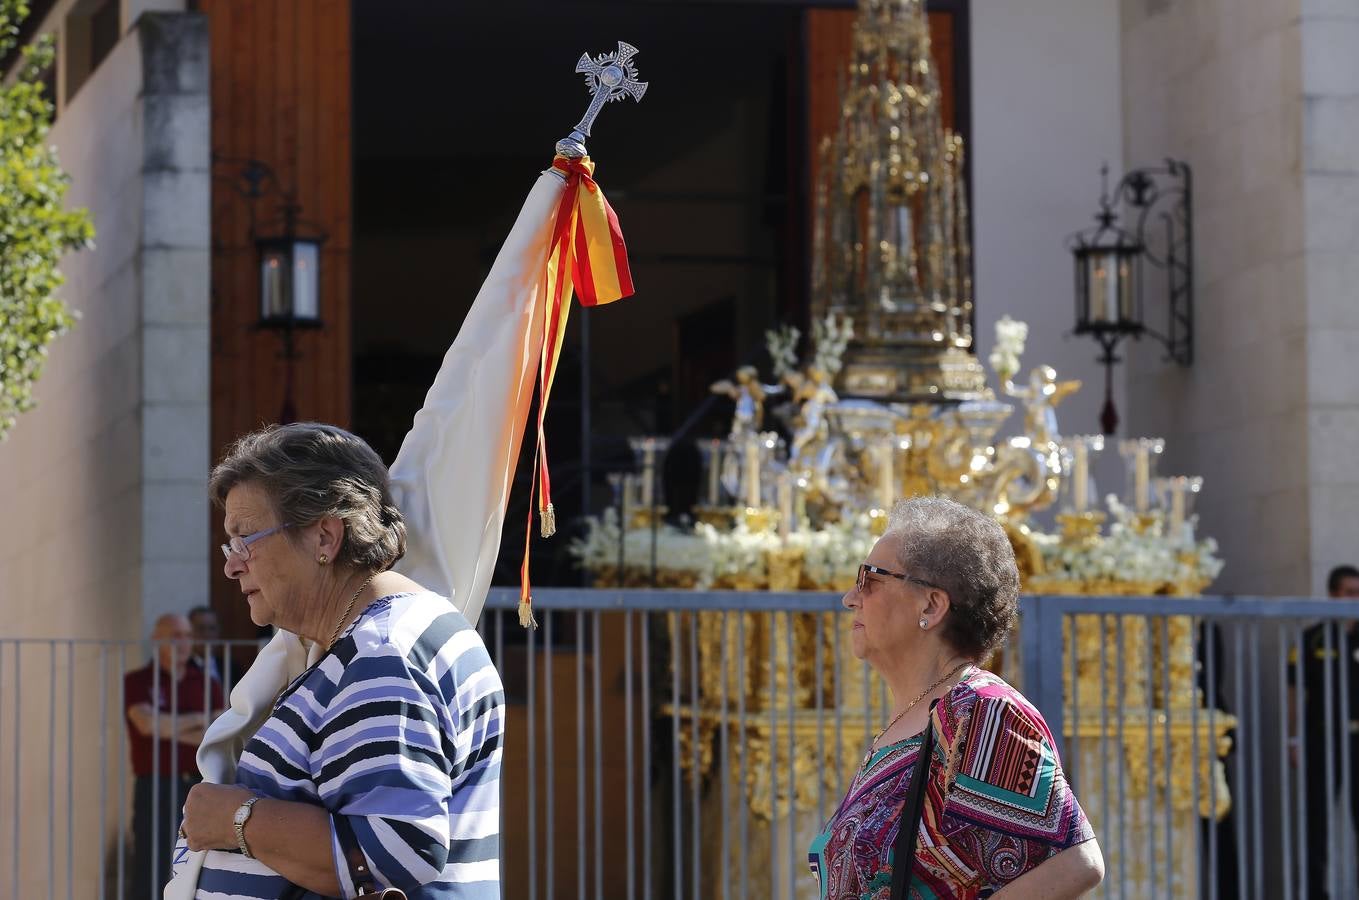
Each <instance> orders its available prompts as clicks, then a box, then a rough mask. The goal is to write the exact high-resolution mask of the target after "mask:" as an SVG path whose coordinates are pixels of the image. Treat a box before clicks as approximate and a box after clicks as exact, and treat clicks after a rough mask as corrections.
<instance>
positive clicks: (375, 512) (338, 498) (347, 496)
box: [208, 422, 406, 571]
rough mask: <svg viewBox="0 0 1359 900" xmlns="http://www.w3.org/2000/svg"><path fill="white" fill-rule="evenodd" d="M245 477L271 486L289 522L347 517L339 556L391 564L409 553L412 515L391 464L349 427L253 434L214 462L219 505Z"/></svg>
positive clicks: (213, 488) (310, 425) (369, 566)
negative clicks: (406, 513) (395, 486)
mask: <svg viewBox="0 0 1359 900" xmlns="http://www.w3.org/2000/svg"><path fill="white" fill-rule="evenodd" d="M246 482H249V483H252V484H257V485H259V486H260V487H261V488H263V489H264V491H265V493H266V494H268V495H269V498H270V500H271V502H272V503H273V504H274V508H275V510H276V511H277V512H278V514H279V517H280V519H281V521H283V522H289V523H291V524H293V525H310V524H312V523H313V522H316V521H319V520H320V519H322V518H325V517H327V516H334V517H335V518H337V519H340V520H341V521H343V522H344V543H343V544H342V545H341V547H340V551H339V553H338V554H337V558H336V560H335V562H337V563H348V564H350V565H354V566H357V567H358V568H360V569H366V570H369V571H385V570H387V569H390V568H391V567H392V566H394V565H396V562H397V560H399V559H401V557H402V556H404V555H405V553H406V522H405V519H404V518H403V517H402V515H401V510H399V509H397V507H396V504H395V503H394V502H393V501H392V489H391V476H390V475H389V474H388V472H387V467H386V466H385V465H384V464H383V462H382V458H381V457H380V456H378V455H377V453H376V452H375V451H374V450H373V448H372V447H369V446H368V444H367V443H365V442H364V440H363V439H362V438H360V437H358V436H357V435H354V434H350V433H349V432H348V431H345V430H344V429H343V428H337V427H336V426H334V425H323V424H321V423H319V422H298V423H295V424H292V425H271V426H269V427H268V428H263V429H261V430H259V431H255V432H252V433H251V434H247V435H246V436H245V437H243V438H241V439H240V440H238V441H236V443H234V444H232V445H231V449H230V450H228V451H227V454H226V457H225V458H224V459H223V460H222V461H221V462H220V463H218V464H217V466H216V468H214V469H213V470H212V476H211V477H210V478H209V479H208V492H209V494H210V495H211V496H212V500H213V502H214V503H215V504H216V505H217V506H218V507H219V508H220V507H222V506H224V505H225V504H226V496H227V494H228V493H230V491H231V489H232V488H234V487H236V486H237V485H238V484H244V483H246ZM287 533H288V534H290V535H291V534H293V533H295V532H287Z"/></svg>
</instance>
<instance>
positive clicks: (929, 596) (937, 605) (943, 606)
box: [920, 588, 950, 622]
mask: <svg viewBox="0 0 1359 900" xmlns="http://www.w3.org/2000/svg"><path fill="white" fill-rule="evenodd" d="M949 606H950V603H949V599H948V591H945V590H941V589H939V588H929V589H928V590H927V591H926V593H925V608H924V609H922V610H921V611H920V614H921V615H922V616H928V617H929V618H930V620H931V621H934V622H939V621H942V620H943V618H944V616H946V615H948V609H949Z"/></svg>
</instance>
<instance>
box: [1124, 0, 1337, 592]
mask: <svg viewBox="0 0 1359 900" xmlns="http://www.w3.org/2000/svg"><path fill="white" fill-rule="evenodd" d="M1327 6H1328V4H1325V3H1311V2H1304V3H1301V4H1300V3H1299V2H1298V0H1290V2H1277V0H1270V2H1263V0H1260V2H1250V3H1226V2H1220V3H1212V4H1205V3H1191V2H1187V0H1124V2H1123V3H1122V19H1123V21H1122V28H1123V59H1124V64H1123V66H1124V135H1125V142H1124V145H1125V159H1126V161H1127V163H1128V164H1129V165H1145V164H1149V163H1155V162H1157V161H1158V160H1160V159H1161V158H1163V157H1165V156H1174V157H1176V158H1179V159H1183V160H1186V161H1187V162H1189V164H1190V165H1191V166H1192V167H1193V170H1194V183H1195V189H1194V205H1195V241H1196V247H1195V260H1194V262H1195V265H1196V283H1197V298H1196V309H1195V318H1196V329H1197V333H1196V338H1195V340H1196V344H1195V348H1194V349H1195V360H1194V365H1193V366H1192V367H1191V368H1188V369H1181V368H1178V367H1175V366H1173V365H1170V364H1167V363H1163V362H1162V361H1161V350H1160V348H1159V347H1158V346H1156V345H1154V344H1151V343H1150V342H1146V343H1144V344H1143V345H1142V346H1140V347H1137V348H1135V350H1134V352H1133V353H1132V354H1131V361H1130V365H1129V372H1130V376H1129V378H1130V383H1129V392H1130V400H1131V415H1130V416H1129V426H1130V428H1131V429H1132V430H1134V431H1138V432H1141V433H1145V434H1156V435H1161V436H1164V437H1166V438H1167V441H1168V446H1167V452H1166V459H1165V463H1164V466H1163V468H1166V469H1169V470H1173V471H1176V472H1184V473H1191V474H1204V475H1206V476H1208V484H1207V486H1206V488H1205V492H1204V494H1203V499H1202V501H1201V503H1200V509H1201V512H1202V520H1203V530H1204V531H1205V532H1206V533H1209V534H1214V535H1216V536H1217V537H1218V538H1219V540H1220V541H1221V543H1222V548H1223V554H1224V556H1225V558H1226V559H1227V561H1228V567H1227V570H1226V571H1225V572H1224V573H1223V575H1222V578H1221V579H1220V580H1219V582H1218V585H1217V588H1218V589H1220V590H1223V591H1235V592H1244V593H1291V594H1300V593H1309V592H1312V593H1322V592H1324V578H1325V573H1326V571H1327V570H1328V569H1329V568H1330V567H1331V566H1332V565H1334V564H1336V563H1339V562H1346V561H1354V560H1355V559H1356V558H1359V541H1356V540H1355V539H1354V537H1353V535H1354V534H1355V529H1354V523H1355V522H1356V521H1357V520H1359V475H1356V474H1355V472H1354V470H1353V468H1352V467H1349V466H1346V465H1345V462H1346V457H1347V456H1348V455H1350V454H1351V453H1352V450H1350V449H1348V448H1350V447H1352V446H1353V445H1354V441H1355V439H1356V438H1359V390H1357V388H1359V353H1357V352H1356V351H1359V330H1356V327H1357V326H1359V311H1356V304H1355V298H1354V289H1353V287H1352V285H1350V284H1347V283H1346V277H1345V276H1346V275H1347V274H1349V275H1353V274H1355V273H1356V272H1359V250H1356V238H1359V204H1356V200H1359V179H1356V178H1355V174H1356V172H1359V150H1357V149H1356V146H1357V145H1356V143H1355V140H1354V138H1355V136H1356V130H1355V124H1354V122H1355V118H1354V113H1355V111H1356V109H1359V107H1356V105H1355V104H1356V97H1359V64H1356V63H1354V62H1353V61H1352V59H1353V56H1354V54H1353V53H1352V52H1351V51H1352V48H1353V47H1354V46H1355V43H1354V41H1355V39H1356V35H1359V18H1356V13H1355V12H1353V11H1351V12H1349V13H1348V14H1347V15H1342V14H1340V13H1335V12H1331V11H1329V10H1327V9H1326V8H1325V7H1327ZM1329 6H1331V7H1334V8H1338V7H1339V6H1340V4H1329ZM1148 299H1149V301H1150V302H1149V307H1148V308H1149V310H1150V312H1149V317H1150V316H1153V315H1156V314H1157V313H1156V312H1155V311H1156V310H1159V309H1163V308H1164V307H1163V306H1161V305H1160V304H1161V303H1163V298H1160V297H1156V296H1155V294H1154V293H1153V294H1151V295H1149V297H1148Z"/></svg>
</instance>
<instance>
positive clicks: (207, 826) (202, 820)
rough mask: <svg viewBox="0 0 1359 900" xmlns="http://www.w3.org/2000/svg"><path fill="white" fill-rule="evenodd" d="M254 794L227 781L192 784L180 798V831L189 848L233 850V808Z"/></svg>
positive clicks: (234, 814)
mask: <svg viewBox="0 0 1359 900" xmlns="http://www.w3.org/2000/svg"><path fill="white" fill-rule="evenodd" d="M253 796H255V795H254V794H253V793H252V792H251V791H250V790H248V789H247V788H243V787H238V786H236V785H227V784H196V785H194V786H193V787H191V788H189V795H188V796H187V797H186V798H185V799H184V823H183V825H182V826H181V828H180V830H181V831H183V832H184V836H185V838H187V839H188V842H189V849H190V850H235V849H236V848H237V846H238V844H237V843H236V823H235V819H236V810H238V809H240V808H241V804H242V803H244V802H245V801H247V800H249V799H250V798H251V797H253Z"/></svg>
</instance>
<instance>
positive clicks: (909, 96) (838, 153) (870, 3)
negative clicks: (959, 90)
mask: <svg viewBox="0 0 1359 900" xmlns="http://www.w3.org/2000/svg"><path fill="white" fill-rule="evenodd" d="M847 74H848V79H847V81H846V82H845V83H844V84H843V85H842V89H841V104H840V110H841V111H840V123H839V127H838V129H837V131H836V133H835V136H834V137H833V138H827V139H826V140H825V141H824V142H823V143H822V147H821V153H822V158H823V163H822V166H821V172H822V177H821V179H820V183H819V184H818V185H817V198H816V224H815V228H814V232H813V265H812V313H813V316H814V317H816V318H820V317H822V316H825V315H826V314H827V313H833V314H837V315H844V316H848V317H849V318H851V319H853V321H854V329H855V332H856V336H855V339H854V340H853V342H852V343H851V344H850V345H849V349H848V351H847V352H846V355H845V364H844V368H843V369H842V370H841V372H840V374H839V378H838V380H837V383H836V387H837V389H838V390H839V392H840V393H841V395H842V396H848V397H863V398H869V399H875V400H883V401H889V402H891V401H896V402H914V401H921V400H925V401H941V400H969V399H976V398H978V397H980V396H981V395H982V392H983V390H984V389H985V383H984V381H985V379H984V373H983V371H982V368H981V366H980V365H979V364H978V363H977V360H976V358H975V357H974V356H973V354H972V276H971V259H970V257H971V244H970V242H969V240H968V218H967V197H966V188H965V183H964V179H963V177H962V172H963V142H962V138H960V137H958V136H957V135H955V134H953V133H952V131H950V130H948V129H946V128H944V126H943V119H942V115H941V109H940V107H941V103H940V90H939V79H938V76H937V75H936V73H935V70H934V63H933V61H932V59H931V57H930V36H929V28H928V26H927V23H926V18H925V10H924V4H923V3H922V2H920V0H861V2H860V3H859V15H858V18H857V20H856V21H855V23H854V51H853V59H852V61H851V63H850V66H849V70H848V73H847Z"/></svg>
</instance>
